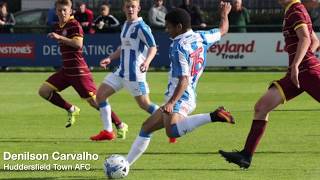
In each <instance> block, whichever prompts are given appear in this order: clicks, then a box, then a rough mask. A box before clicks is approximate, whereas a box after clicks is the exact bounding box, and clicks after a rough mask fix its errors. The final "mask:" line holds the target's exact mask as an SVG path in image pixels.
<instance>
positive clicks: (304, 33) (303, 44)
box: [291, 25, 311, 88]
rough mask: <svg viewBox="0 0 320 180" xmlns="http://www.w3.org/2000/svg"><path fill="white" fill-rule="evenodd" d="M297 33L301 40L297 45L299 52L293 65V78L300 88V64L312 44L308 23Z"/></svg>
mask: <svg viewBox="0 0 320 180" xmlns="http://www.w3.org/2000/svg"><path fill="white" fill-rule="evenodd" d="M296 33H297V36H298V38H299V42H298V46H297V53H296V55H295V57H294V60H293V63H292V66H291V80H292V82H293V83H294V84H295V85H296V86H297V87H298V88H300V84H299V65H300V63H301V62H302V60H303V58H304V56H305V55H306V53H307V51H308V48H309V46H310V44H311V37H310V35H309V31H308V27H307V25H303V26H301V27H299V28H298V29H296Z"/></svg>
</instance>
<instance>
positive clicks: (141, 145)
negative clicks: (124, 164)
mask: <svg viewBox="0 0 320 180" xmlns="http://www.w3.org/2000/svg"><path fill="white" fill-rule="evenodd" d="M149 143H150V137H141V136H138V137H137V138H136V140H135V141H134V142H133V144H132V146H131V149H130V151H129V153H128V155H127V161H128V162H129V164H130V166H131V165H132V164H133V163H134V162H135V161H136V160H137V159H138V158H139V157H140V156H141V155H142V154H143V153H144V152H145V151H146V150H147V148H148V146H149Z"/></svg>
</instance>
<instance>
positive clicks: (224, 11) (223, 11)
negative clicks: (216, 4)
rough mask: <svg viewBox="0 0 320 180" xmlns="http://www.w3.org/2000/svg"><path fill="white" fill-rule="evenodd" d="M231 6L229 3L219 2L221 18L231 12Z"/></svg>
mask: <svg viewBox="0 0 320 180" xmlns="http://www.w3.org/2000/svg"><path fill="white" fill-rule="evenodd" d="M231 7H232V6H231V4H230V3H229V2H224V1H221V2H220V11H221V15H222V16H227V15H228V14H229V13H230V11H231Z"/></svg>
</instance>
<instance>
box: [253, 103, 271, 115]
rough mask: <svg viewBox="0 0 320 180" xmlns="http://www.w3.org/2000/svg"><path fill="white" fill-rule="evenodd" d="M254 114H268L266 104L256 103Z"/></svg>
mask: <svg viewBox="0 0 320 180" xmlns="http://www.w3.org/2000/svg"><path fill="white" fill-rule="evenodd" d="M254 112H255V114H267V113H268V112H267V110H266V107H265V105H264V104H262V103H256V104H255V106H254Z"/></svg>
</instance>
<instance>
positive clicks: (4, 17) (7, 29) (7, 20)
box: [0, 2, 16, 33]
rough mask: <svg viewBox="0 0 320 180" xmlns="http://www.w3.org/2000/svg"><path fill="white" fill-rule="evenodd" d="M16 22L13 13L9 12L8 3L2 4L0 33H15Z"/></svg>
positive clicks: (0, 5)
mask: <svg viewBox="0 0 320 180" xmlns="http://www.w3.org/2000/svg"><path fill="white" fill-rule="evenodd" d="M15 24H16V20H15V19H14V16H13V14H12V13H9V12H8V5H7V3H6V2H0V33H13V26H14V25H15Z"/></svg>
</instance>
